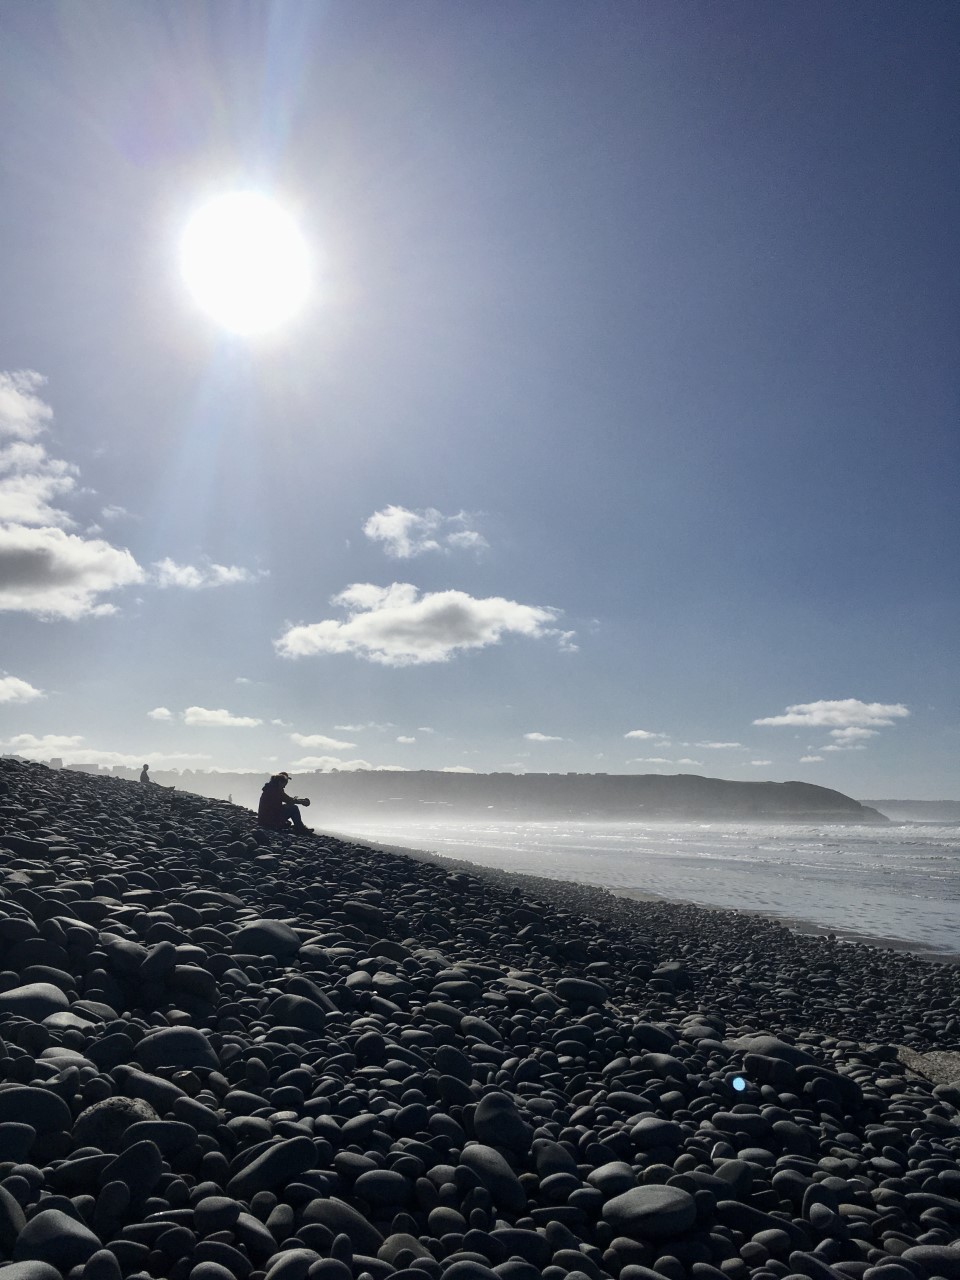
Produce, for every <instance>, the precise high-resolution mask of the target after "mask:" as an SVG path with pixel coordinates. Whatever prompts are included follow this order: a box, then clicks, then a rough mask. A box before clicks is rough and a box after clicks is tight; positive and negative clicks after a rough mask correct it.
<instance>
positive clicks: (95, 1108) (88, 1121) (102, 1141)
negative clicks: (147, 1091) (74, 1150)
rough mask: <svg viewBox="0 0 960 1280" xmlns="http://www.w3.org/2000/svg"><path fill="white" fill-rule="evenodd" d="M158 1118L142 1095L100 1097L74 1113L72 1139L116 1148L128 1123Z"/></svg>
mask: <svg viewBox="0 0 960 1280" xmlns="http://www.w3.org/2000/svg"><path fill="white" fill-rule="evenodd" d="M158 1119H159V1116H158V1115H157V1113H156V1111H154V1109H153V1107H151V1106H150V1104H149V1102H144V1101H143V1099H142V1098H104V1099H103V1100H102V1101H101V1102H95V1103H93V1105H92V1106H89V1107H87V1109H86V1111H81V1112H80V1114H79V1115H78V1116H77V1119H76V1121H75V1123H74V1126H73V1140H74V1142H75V1143H76V1144H77V1146H78V1147H99V1149H100V1150H101V1151H119V1150H120V1146H121V1140H122V1138H123V1135H124V1134H125V1133H126V1131H127V1130H128V1129H129V1128H130V1126H131V1125H134V1124H138V1123H140V1122H141V1121H144V1120H158Z"/></svg>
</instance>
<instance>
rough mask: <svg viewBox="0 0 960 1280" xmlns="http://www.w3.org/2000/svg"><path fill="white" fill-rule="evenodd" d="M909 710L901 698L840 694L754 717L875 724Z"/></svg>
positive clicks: (776, 722) (811, 722)
mask: <svg viewBox="0 0 960 1280" xmlns="http://www.w3.org/2000/svg"><path fill="white" fill-rule="evenodd" d="M909 714H910V712H909V710H908V709H907V708H906V707H905V706H904V705H903V703H901V702H861V701H860V699H859V698H841V699H838V700H836V701H832V702H831V701H828V700H821V701H819V702H800V703H797V704H795V705H794V706H792V707H787V709H786V711H785V712H784V713H783V714H782V715H779V716H765V717H764V718H763V719H761V720H754V722H753V723H754V724H769V725H793V724H798V725H814V726H820V727H826V726H827V725H834V726H836V727H838V728H850V727H853V726H862V727H867V728H873V727H875V726H877V725H888V724H893V722H894V720H898V719H902V718H903V717H904V716H908V715H909Z"/></svg>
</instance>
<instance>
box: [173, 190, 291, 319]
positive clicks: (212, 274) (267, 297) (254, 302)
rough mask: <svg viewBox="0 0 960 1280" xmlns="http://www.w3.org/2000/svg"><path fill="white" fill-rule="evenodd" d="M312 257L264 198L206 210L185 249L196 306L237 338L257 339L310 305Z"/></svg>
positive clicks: (186, 235)
mask: <svg viewBox="0 0 960 1280" xmlns="http://www.w3.org/2000/svg"><path fill="white" fill-rule="evenodd" d="M309 265H310V264H309V254H308V252H307V246H306V243H305V242H304V239H303V236H302V235H301V234H300V230H299V228H298V227H297V225H296V223H295V222H294V220H293V219H292V218H291V217H290V215H289V214H288V213H286V212H285V211H284V210H283V209H281V208H280V206H279V205H278V204H275V203H274V201H273V200H271V199H269V198H268V197H267V196H264V195H261V194H260V193H259V192H256V191H232V192H229V193H228V194H226V195H222V196H217V197H216V199H214V200H211V201H209V202H208V203H207V204H205V205H203V206H202V207H201V208H200V209H198V210H197V212H196V213H195V214H194V215H193V216H192V217H191V218H190V220H189V222H188V223H187V225H186V227H185V229H184V232H183V237H182V239H181V241H180V269H181V272H182V274H183V279H184V282H185V283H186V286H187V288H188V289H189V290H190V293H191V294H192V296H193V298H194V300H195V301H196V303H197V304H198V305H199V306H200V307H201V308H202V309H203V310H204V311H205V312H206V313H207V315H209V316H210V317H211V318H212V319H214V320H215V321H216V322H217V323H218V324H221V325H222V326H223V327H224V328H225V329H229V330H230V331H231V332H232V333H240V334H243V333H259V332H262V331H264V330H267V329H273V328H275V327H276V326H277V325H279V324H282V323H283V322H284V321H285V320H288V319H290V318H291V317H292V316H294V315H295V314H296V313H297V312H298V311H299V310H300V309H301V307H302V306H303V304H304V302H305V301H306V296H307V290H308V287H309Z"/></svg>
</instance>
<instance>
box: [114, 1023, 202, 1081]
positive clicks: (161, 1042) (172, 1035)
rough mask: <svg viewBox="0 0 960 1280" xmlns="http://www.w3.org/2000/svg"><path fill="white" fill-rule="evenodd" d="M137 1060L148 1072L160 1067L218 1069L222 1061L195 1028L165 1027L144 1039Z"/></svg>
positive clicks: (139, 1046) (139, 1047) (137, 1048)
mask: <svg viewBox="0 0 960 1280" xmlns="http://www.w3.org/2000/svg"><path fill="white" fill-rule="evenodd" d="M134 1056H135V1058H136V1061H137V1062H138V1063H139V1064H140V1066H141V1067H143V1068H144V1069H145V1070H146V1071H153V1070H155V1069H156V1068H157V1067H182V1068H183V1069H184V1070H190V1069H191V1068H193V1067H208V1068H210V1069H211V1070H216V1069H217V1068H218V1067H219V1066H220V1061H219V1059H218V1058H217V1055H216V1054H215V1053H214V1051H213V1049H212V1047H211V1045H210V1041H209V1040H208V1039H207V1037H206V1036H205V1035H204V1034H203V1032H202V1031H197V1030H196V1028H195V1027H163V1028H161V1030H160V1031H154V1032H152V1033H151V1034H150V1035H147V1036H144V1037H143V1039H142V1040H141V1041H140V1043H139V1044H138V1045H137V1047H136V1052H135V1054H134Z"/></svg>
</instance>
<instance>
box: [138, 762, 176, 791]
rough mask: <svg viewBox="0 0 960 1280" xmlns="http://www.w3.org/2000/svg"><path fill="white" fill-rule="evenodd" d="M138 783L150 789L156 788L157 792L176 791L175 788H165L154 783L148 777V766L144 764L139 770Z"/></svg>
mask: <svg viewBox="0 0 960 1280" xmlns="http://www.w3.org/2000/svg"><path fill="white" fill-rule="evenodd" d="M140 781H141V782H144V783H146V784H148V785H149V786H151V787H156V789H157V790H158V791H176V787H165V786H163V785H162V784H161V783H159V782H154V780H153V779H152V778H151V777H150V766H149V765H148V764H145V765H144V766H143V768H142V769H141V770H140Z"/></svg>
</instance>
